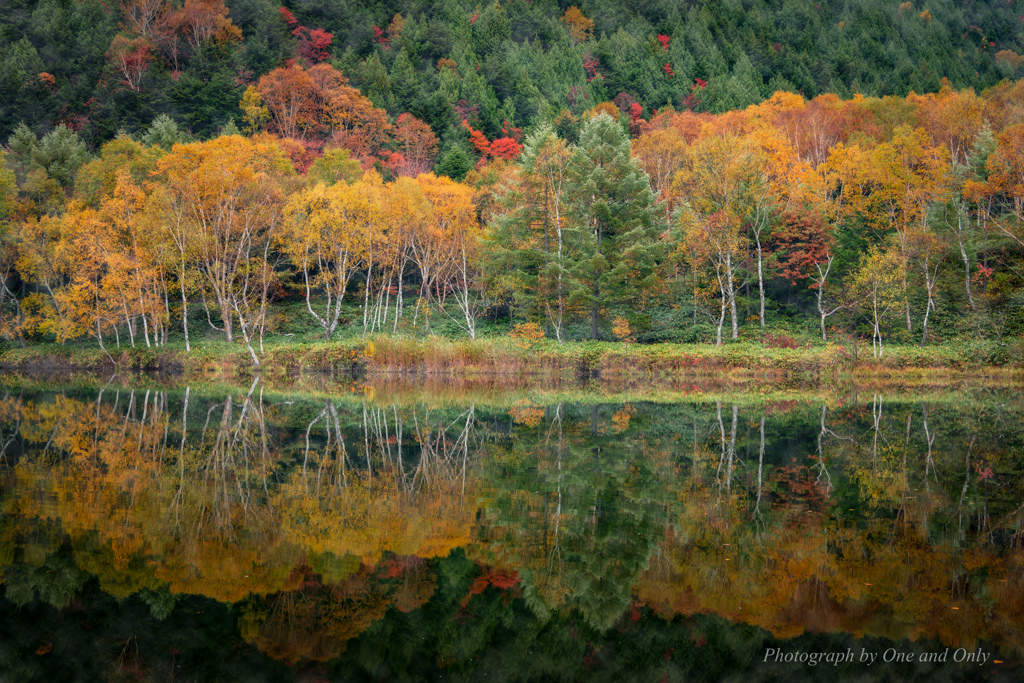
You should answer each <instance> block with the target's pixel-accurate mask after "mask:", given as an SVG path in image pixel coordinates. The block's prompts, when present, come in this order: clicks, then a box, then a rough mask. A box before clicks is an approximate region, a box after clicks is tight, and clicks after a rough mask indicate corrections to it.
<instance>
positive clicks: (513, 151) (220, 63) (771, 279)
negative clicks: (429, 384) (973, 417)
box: [0, 0, 1024, 366]
mask: <svg viewBox="0 0 1024 683" xmlns="http://www.w3.org/2000/svg"><path fill="white" fill-rule="evenodd" d="M823 4H824V5H825V6H824V8H822V7H821V6H819V5H813V7H812V6H810V5H806V4H805V3H785V4H783V5H781V6H776V5H775V4H769V7H767V8H758V7H757V5H758V4H757V3H755V4H753V5H750V4H749V3H734V4H733V5H730V7H729V8H728V9H727V11H726V10H724V9H723V11H721V12H718V13H715V12H712V11H710V10H709V9H708V7H706V6H705V5H704V4H703V3H699V2H697V3H684V5H685V6H683V7H681V8H680V7H675V8H671V9H669V8H668V7H667V6H666V7H661V6H660V5H652V7H651V9H650V10H645V11H647V12H648V14H646V15H644V16H638V17H635V18H629V17H627V16H626V14H627V13H625V12H624V10H622V11H620V8H618V7H617V5H615V4H614V3H612V4H611V5H609V6H608V8H605V9H598V8H597V7H595V6H592V5H588V4H586V3H583V4H581V5H580V6H579V7H577V6H571V7H563V6H561V5H556V4H555V3H542V2H536V3H532V4H531V3H529V2H524V1H523V0H517V1H516V2H511V3H508V4H507V5H500V4H497V3H496V4H494V5H493V6H488V7H486V8H483V9H481V8H480V7H477V9H476V10H475V11H469V12H468V13H467V10H466V9H465V8H463V7H462V6H461V5H460V4H459V3H457V2H454V1H453V2H447V3H442V4H441V5H440V6H439V7H438V8H435V9H427V8H425V7H421V6H419V5H416V4H415V3H410V4H409V5H408V6H402V7H390V6H389V7H384V6H383V5H382V6H380V7H377V6H374V8H372V11H370V10H367V12H366V13H364V14H363V15H360V16H358V17H357V16H355V15H356V14H357V13H356V12H355V10H354V9H352V8H348V7H347V6H345V3H338V4H337V6H334V7H332V8H331V9H327V8H321V7H319V6H314V3H310V2H296V3H289V4H288V6H287V7H272V6H271V5H270V4H268V3H261V2H258V1H256V0H246V1H241V2H237V3H234V2H228V3H227V4H225V3H224V2H220V1H217V0H194V1H193V0H186V2H184V3H178V2H175V1H173V0H122V2H120V3H116V4H109V5H103V4H99V3H94V2H92V0H83V1H82V2H77V3H71V2H62V1H61V0H42V1H38V2H36V1H32V0H23V1H22V2H19V3H14V4H13V5H12V6H11V8H10V9H8V10H5V12H6V13H7V14H8V15H9V16H8V19H9V22H8V25H7V26H5V27H4V28H3V29H2V30H0V57H2V59H0V62H2V64H0V89H2V92H3V93H4V105H3V107H2V110H0V114H2V115H0V133H2V134H3V137H4V140H5V142H6V146H5V147H4V151H3V153H2V154H3V164H2V168H0V226H2V227H0V230H2V232H0V240H2V241H0V335H2V337H3V339H4V340H5V342H6V345H7V346H10V347H17V346H25V345H26V344H30V343H32V342H57V343H60V344H65V343H67V342H70V341H73V340H82V341H85V342H88V343H90V344H95V345H98V346H99V347H100V348H101V349H103V351H104V352H105V353H107V354H108V355H109V354H110V353H112V349H122V348H133V347H142V346H145V347H147V348H154V347H156V348H159V347H163V346H166V345H172V346H175V347H178V346H180V347H182V348H184V350H185V351H190V350H192V348H193V347H194V346H196V345H201V344H203V343H204V342H205V341H207V340H214V339H222V340H224V341H225V342H232V343H235V344H240V345H241V346H243V347H244V348H245V350H246V353H247V356H248V358H249V360H251V362H252V364H253V365H255V366H259V365H260V364H261V362H262V361H261V359H262V358H263V357H264V343H265V341H267V340H268V339H273V340H281V339H288V338H294V337H298V338H300V339H309V340H313V339H328V340H329V339H332V338H336V337H338V336H348V337H353V336H355V337H361V338H367V337H368V336H370V335H375V334H380V333H390V334H399V335H411V336H417V337H426V336H428V335H442V336H453V337H458V336H462V337H468V338H470V339H476V338H478V337H480V336H494V335H504V334H507V333H508V332H509V331H512V332H513V334H515V335H518V336H519V337H525V338H541V337H543V338H547V339H550V340H553V341H555V342H563V341H567V340H586V339H594V340H598V339H604V340H613V341H614V340H619V341H622V342H639V343H656V342H707V343H714V344H717V345H723V344H726V343H728V342H730V341H731V340H737V339H748V340H751V339H752V340H759V341H764V342H765V343H766V344H772V345H779V346H783V347H786V346H795V345H796V344H798V343H808V344H809V343H815V341H816V340H817V341H822V342H824V341H832V340H834V339H837V338H838V339H860V340H861V343H862V344H864V345H865V348H870V351H869V353H870V354H871V355H872V356H873V357H877V356H881V355H883V354H884V353H885V351H886V348H887V345H889V344H890V343H897V344H902V345H911V344H912V345H920V346H921V347H927V346H934V345H936V344H942V343H945V342H953V341H955V340H958V339H967V338H970V339H986V340H990V341H991V342H992V343H993V344H994V347H993V348H996V347H999V346H1006V344H1007V343H1010V345H1011V348H1012V349H1016V346H1014V345H1017V346H1019V344H1018V343H1017V341H1016V339H1017V337H1019V335H1020V333H1021V332H1022V330H1024V314H1022V302H1024V227H1022V224H1021V221H1022V220H1024V81H1015V80H1013V79H1014V77H1016V76H1019V75H1020V74H1019V73H1018V68H1019V67H1020V63H1021V61H1022V57H1020V56H1019V55H1018V54H1017V52H1024V47H1022V44H1021V42H1020V31H1019V28H1018V26H1019V22H1020V19H1019V18H1018V17H1017V16H1016V15H1012V14H1011V15H1005V16H1004V13H1003V9H1001V8H987V7H982V4H983V3H968V7H966V8H961V9H956V10H955V11H954V9H953V8H952V7H951V6H950V5H949V4H947V3H941V2H936V3H932V4H929V3H925V4H924V5H922V6H921V7H917V6H916V5H914V6H912V4H911V3H903V4H899V5H898V7H897V6H896V5H893V6H892V7H888V6H886V7H884V8H883V7H882V6H881V4H879V3H865V4H864V5H863V7H860V8H859V9H857V10H855V11H854V10H850V9H849V8H846V9H844V8H842V7H840V6H839V3H823ZM603 5H604V4H602V6H603ZM1012 5H1013V3H1010V5H1009V6H1008V7H1009V10H1012V9H1013V8H1012ZM398 10H401V11H398ZM833 19H834V20H835V21H834V22H833ZM1011 19H1012V20H1014V21H1016V22H1018V23H1017V24H1010V20H1011ZM833 26H837V27H838V29H836V30H837V31H838V33H836V34H835V35H832V33H835V31H833V28H832V27H833ZM961 28H962V29H963V31H962V34H963V38H959V37H958V36H960V35H961ZM851 29H855V30H856V31H857V35H858V36H859V37H856V36H854V37H850V36H849V35H847V34H848V33H850V31H851ZM816 32H818V33H820V34H822V35H821V36H819V37H820V38H821V40H825V38H824V37H822V36H824V34H826V33H827V34H829V35H830V36H831V37H830V38H828V44H829V45H831V46H832V48H834V50H838V51H839V53H840V54H842V52H843V50H849V49H852V48H856V49H859V50H860V51H861V52H862V53H863V54H861V55H860V57H859V58H857V59H853V61H847V62H843V61H842V60H839V59H838V58H835V57H834V55H833V56H830V54H831V53H829V52H827V49H828V48H827V47H826V46H822V45H818V46H817V47H816V46H815V45H817V43H814V42H813V41H812V38H813V37H814V36H815V35H818V33H816ZM844 32H845V33H844ZM979 35H980V36H981V37H983V38H984V40H979V39H978V36H979ZM951 36H952V38H951ZM943 40H954V42H955V44H956V45H958V46H959V47H958V48H957V49H958V50H959V54H960V58H959V59H957V60H953V61H950V59H949V55H948V54H946V53H944V52H942V51H941V50H939V49H938V48H937V47H936V45H938V44H940V43H941V42H942V41H943ZM873 46H877V47H878V50H880V51H881V53H880V54H874V53H873V52H872V50H874V49H875V48H874V47H873ZM878 50H875V51H876V52H877V51H878ZM869 53H871V54H869ZM851 58H852V57H851ZM830 60H831V61H830ZM844 63H845V64H846V65H847V66H848V68H845V67H842V64H844ZM1022 352H1024V351H1022V350H1021V349H1016V350H1015V351H1014V353H1022ZM1004 355H1005V354H1004ZM1004 360H1005V359H1004Z"/></svg>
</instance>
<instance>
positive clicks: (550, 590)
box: [481, 405, 659, 630]
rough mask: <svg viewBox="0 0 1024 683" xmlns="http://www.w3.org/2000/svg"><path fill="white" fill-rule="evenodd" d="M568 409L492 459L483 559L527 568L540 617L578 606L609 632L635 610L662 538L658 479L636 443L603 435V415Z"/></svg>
mask: <svg viewBox="0 0 1024 683" xmlns="http://www.w3.org/2000/svg"><path fill="white" fill-rule="evenodd" d="M566 412H567V409H566V407H565V406H562V405H559V406H558V407H557V408H555V409H554V415H553V417H552V418H551V419H550V420H549V421H548V422H546V423H542V424H541V425H538V426H537V427H535V428H533V429H532V430H529V431H530V433H529V434H520V436H519V438H518V439H517V440H516V441H515V442H514V444H513V445H512V447H511V449H510V451H506V452H492V453H491V454H490V457H489V458H488V461H487V463H486V465H485V466H486V467H487V468H488V470H490V468H495V471H493V474H490V475H489V476H488V477H487V479H488V480H489V481H490V482H492V486H494V488H492V489H491V490H489V491H487V492H486V493H485V494H484V495H485V498H486V501H485V502H484V508H485V513H484V517H483V518H482V520H481V522H482V529H481V533H482V534H483V537H484V539H485V543H484V548H485V550H484V552H485V558H486V559H487V561H488V562H492V561H493V562H496V563H497V564H498V565H499V566H501V565H505V564H506V563H507V566H510V567H515V568H521V569H520V571H521V572H522V573H523V582H524V587H523V591H524V593H525V594H526V596H527V599H528V600H529V601H530V602H531V603H533V604H534V606H535V609H537V611H538V613H540V614H544V613H546V612H547V611H548V610H551V609H554V610H567V609H571V608H574V609H577V610H579V611H580V613H581V614H582V615H583V616H584V618H585V619H586V621H587V623H588V624H590V625H591V626H592V627H594V628H596V629H599V630H600V629H606V628H608V627H610V626H611V625H612V624H613V623H614V622H615V621H616V620H617V619H618V618H619V617H620V616H621V615H622V614H623V613H624V612H625V611H626V609H627V607H628V606H629V602H630V595H631V589H632V586H633V584H634V583H635V581H636V579H637V577H638V576H639V575H640V573H641V572H642V571H643V570H644V569H645V568H646V566H647V560H648V557H649V555H650V553H651V551H652V549H653V547H654V545H655V543H656V541H657V538H658V534H659V529H658V525H657V524H656V522H655V516H656V511H657V509H658V507H659V504H658V498H659V496H658V494H657V493H656V491H657V488H656V486H655V482H656V478H655V477H652V476H650V461H649V459H648V457H647V454H646V453H644V451H643V450H642V449H640V448H638V447H637V444H635V443H630V442H629V441H627V440H625V439H623V438H622V437H619V438H615V436H614V434H612V433H610V432H608V431H607V429H606V424H607V423H608V422H610V420H609V417H610V415H608V414H607V412H605V411H604V410H602V409H600V408H599V407H597V406H594V407H593V408H592V409H590V410H589V411H587V412H588V413H589V414H586V413H582V414H581V413H576V414H573V415H572V416H571V417H570V416H566V415H565V413H566ZM602 413H603V414H602ZM524 431H525V430H524ZM485 471H487V470H485Z"/></svg>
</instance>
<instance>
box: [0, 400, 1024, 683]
mask: <svg viewBox="0 0 1024 683" xmlns="http://www.w3.org/2000/svg"><path fill="white" fill-rule="evenodd" d="M36 386H38V385H36ZM642 395H644V394H643V393H634V394H630V395H623V394H608V393H606V392H600V391H587V390H574V391H566V392H562V393H557V392H547V393H543V392H539V391H533V392H531V391H529V390H518V391H509V392H495V391H491V392H472V391H468V392H465V394H459V393H457V392H456V393H453V392H439V391H436V390H433V389H430V388H422V387H421V388H418V389H416V388H413V389H410V390H408V391H395V390H388V391H381V390H375V389H374V388H373V387H357V388H355V389H353V388H352V387H339V388H338V389H337V390H336V391H332V392H327V393H324V394H322V395H321V396H320V397H317V398H312V397H310V396H308V395H307V396H302V395H291V394H287V393H281V392H276V393H271V392H270V391H269V390H265V387H264V386H262V385H261V382H260V381H256V382H255V383H254V384H253V385H252V386H251V387H242V388H239V389H237V390H235V391H234V392H233V393H224V392H223V390H222V391H220V392H217V391H214V390H201V389H200V388H198V387H185V386H181V387H173V388H167V387H158V386H155V385H154V386H153V387H150V388H146V387H145V386H144V385H136V386H134V387H133V386H131V385H128V384H123V383H121V384H117V383H111V384H108V385H107V386H106V387H104V388H102V390H101V389H100V387H99V386H96V387H95V388H91V389H83V388H80V387H79V388H71V387H68V388H66V389H64V390H59V389H55V390H47V391H41V390H39V389H32V388H28V387H26V386H22V387H19V386H16V385H12V384H7V385H3V386H0V399H2V400H0V449H2V456H0V505H2V508H0V578H2V583H3V586H2V588H0V596H2V597H0V680H42V681H64V680H104V681H105V680H126V681H128V680H147V681H148V680H153V681H157V680H159V681H170V680H175V681H187V680H198V681H209V680H224V681H227V680H266V681H278V680H302V681H324V680H330V681H335V680H337V681H419V680H453V681H525V680H530V681H591V680H596V681H601V680H610V681H616V682H621V681H633V680H636V681H683V680H744V681H745V680H769V679H784V680H847V679H857V680H908V679H919V680H934V679H941V680H1007V681H1010V680H1020V679H1021V678H1022V677H1024V666H1022V653H1024V586H1022V578H1024V552H1022V540H1024V536H1022V517H1024V403H1022V399H1021V396H1020V394H1019V392H1017V391H1012V390H1011V391H1007V390H994V389H993V390H986V389H968V390H965V389H956V390H953V389H943V388H941V387H940V388H931V389H929V390H920V391H906V390H900V391H896V390H892V391H886V390H880V389H878V388H876V389H875V390H874V391H868V392H865V391H863V390H861V391H855V390H853V389H847V390H843V391H842V392H840V393H839V394H837V395H836V397H835V398H831V399H828V400H822V399H820V398H814V397H813V395H810V394H808V395H802V394H800V393H799V392H793V393H792V396H788V395H782V396H783V398H781V399H780V398H778V396H779V394H773V397H774V398H765V397H764V396H761V395H758V394H745V393H721V392H719V393H704V392H701V391H700V390H699V389H697V388H694V389H693V390H692V391H689V392H682V391H676V392H659V393H651V394H649V395H648V397H649V398H650V397H653V396H656V397H657V400H656V401H655V400H646V401H644V400H629V401H626V400H625V399H627V398H630V399H636V397H637V396H642ZM822 395H824V394H822Z"/></svg>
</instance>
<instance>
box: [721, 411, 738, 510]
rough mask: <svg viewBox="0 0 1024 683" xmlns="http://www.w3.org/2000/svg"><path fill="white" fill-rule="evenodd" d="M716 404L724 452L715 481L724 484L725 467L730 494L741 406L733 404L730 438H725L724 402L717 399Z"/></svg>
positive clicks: (726, 482)
mask: <svg viewBox="0 0 1024 683" xmlns="http://www.w3.org/2000/svg"><path fill="white" fill-rule="evenodd" d="M715 404H716V405H717V407H718V432H719V435H720V438H721V444H722V452H721V455H720V456H719V459H718V472H717V473H716V475H715V481H716V483H717V484H718V486H719V487H721V485H722V469H723V468H724V469H725V491H726V496H728V495H729V491H730V490H731V488H732V486H731V484H732V465H733V456H734V454H735V453H736V428H737V423H738V421H739V406H736V405H733V407H732V428H731V430H730V434H729V440H728V441H726V439H725V423H724V422H723V421H722V402H721V401H716V402H715Z"/></svg>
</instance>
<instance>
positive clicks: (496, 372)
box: [0, 336, 1024, 382]
mask: <svg viewBox="0 0 1024 683" xmlns="http://www.w3.org/2000/svg"><path fill="white" fill-rule="evenodd" d="M108 350H109V349H108ZM0 369H3V370H7V371H17V372H22V373H26V372H27V373H32V372H72V371H75V372H80V371H89V372H97V373H109V372H110V371H112V370H115V369H117V370H123V371H140V370H144V371H154V372H160V373H167V374H172V375H176V376H183V377H187V378H200V377H237V376H248V375H252V374H254V373H260V374H263V375H269V376H274V375H298V374H302V373H305V372H319V373H334V374H338V373H342V374H347V375H354V376H367V375H369V376H403V375H433V376H459V377H489V376H501V377H524V378H526V377H529V378H531V379H532V380H534V381H536V380H550V381H564V380H567V379H580V378H591V377H599V378H602V379H609V380H617V381H626V382H628V381H630V380H652V379H663V380H678V379H680V378H708V377H724V376H727V377H730V378H733V379H735V380H739V381H742V380H744V379H748V380H756V379H759V378H772V379H779V378H785V377H790V378H804V381H820V380H821V379H824V378H835V377H848V376H849V377H859V378H862V379H868V378H878V379H885V378H889V377H897V376H898V377H903V378H907V377H919V378H929V377H933V378H934V379H936V380H938V379H943V380H955V379H962V378H969V377H978V376H988V377H990V378H993V379H995V378H1006V379H1009V378H1014V377H1017V376H1020V375H1024V342H1022V340H1020V339H1014V340H1010V341H1009V343H1007V344H1004V345H998V344H995V343H994V342H991V341H985V340H969V341H962V342H950V343H946V344H944V345H941V346H929V347H925V348H918V347H916V346H898V345H891V346H887V347H886V348H885V350H884V353H883V355H882V356H881V357H879V358H875V357H874V356H873V355H872V353H871V348H870V346H867V347H865V346H864V345H863V344H862V343H852V342H846V343H843V344H836V343H829V344H823V343H822V344H812V345H805V346H800V347H796V348H777V347H772V346H770V345H766V344H764V343H761V342H757V341H741V342H736V343H731V344H726V345H724V346H721V347H715V346H712V345H704V344H651V345H642V344H625V343H618V342H589V341H588V342H566V343H562V344H559V343H557V342H555V341H552V340H540V341H538V342H533V343H531V342H527V341H524V340H521V339H513V338H509V337H489V338H484V339H478V340H475V341H473V340H469V339H449V338H442V337H426V338H413V337H402V336H375V337H372V338H370V339H367V340H362V339H357V338H347V339H343V340H339V341H335V342H308V341H301V342H300V341H289V340H286V339H282V340H275V341H274V342H272V343H267V344H266V345H265V346H264V352H263V354H262V356H261V364H260V366H256V365H255V364H254V363H253V361H252V358H251V357H250V356H249V354H248V351H247V350H246V349H245V347H244V346H242V345H240V344H229V343H227V342H222V341H221V342H212V343H204V344H203V345H202V346H200V347H197V348H193V349H192V350H191V351H188V352H186V351H185V349H184V347H183V345H180V344H169V345H167V346H164V347H153V348H135V349H121V350H110V355H109V356H108V354H107V353H105V352H103V351H102V350H100V349H99V348H97V347H96V346H95V345H91V344H68V345H66V346H61V345H57V344H38V345H32V346H27V347H25V348H20V347H13V346H10V345H8V346H6V347H4V348H2V350H0Z"/></svg>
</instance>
